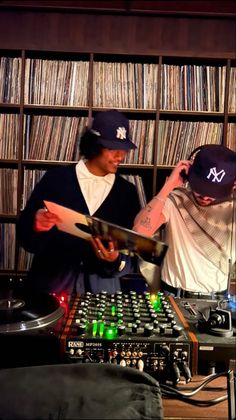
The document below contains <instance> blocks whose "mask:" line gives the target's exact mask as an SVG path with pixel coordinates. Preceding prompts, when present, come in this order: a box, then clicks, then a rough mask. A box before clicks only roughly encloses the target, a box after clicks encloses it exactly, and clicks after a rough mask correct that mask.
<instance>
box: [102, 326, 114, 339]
mask: <svg viewBox="0 0 236 420" xmlns="http://www.w3.org/2000/svg"><path fill="white" fill-rule="evenodd" d="M104 336H105V338H106V339H107V340H112V339H113V338H116V337H117V328H116V327H112V326H109V327H107V328H106V329H105V333H104Z"/></svg>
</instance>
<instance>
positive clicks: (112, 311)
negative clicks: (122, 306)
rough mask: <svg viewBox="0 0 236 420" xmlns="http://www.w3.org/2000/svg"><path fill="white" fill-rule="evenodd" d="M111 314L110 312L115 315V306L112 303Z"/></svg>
mask: <svg viewBox="0 0 236 420" xmlns="http://www.w3.org/2000/svg"><path fill="white" fill-rule="evenodd" d="M111 314H112V316H115V314H116V307H115V305H112V307H111Z"/></svg>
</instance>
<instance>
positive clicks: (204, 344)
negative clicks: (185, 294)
mask: <svg viewBox="0 0 236 420" xmlns="http://www.w3.org/2000/svg"><path fill="white" fill-rule="evenodd" d="M235 310H236V301H235V297H232V298H231V299H225V300H224V301H213V300H201V299H180V298H173V297H171V296H164V295H163V293H156V294H154V293H150V292H148V291H144V292H142V293H141V292H139V291H127V292H124V291H122V292H121V291H120V292H117V293H115V294H108V293H107V292H105V291H104V292H101V293H98V294H92V293H89V292H87V293H85V294H83V295H78V294H76V295H71V296H66V295H60V296H56V295H52V294H33V293H29V292H25V289H24V288H21V287H20V288H19V287H18V288H13V289H12V290H11V292H10V294H9V293H8V294H6V293H5V294H4V296H2V297H1V299H0V346H1V358H0V367H1V368H6V367H16V366H32V365H43V364H58V363H59V364H60V363H110V364H114V365H120V366H124V367H125V366H128V367H132V368H134V369H138V370H139V371H144V372H147V373H149V374H151V375H152V376H154V377H155V378H157V380H159V381H160V382H171V383H174V384H176V383H178V382H179V381H180V380H184V381H186V382H189V381H190V380H191V377H192V376H194V375H195V374H198V373H202V374H208V373H210V372H211V371H212V369H214V370H215V371H216V372H221V371H223V370H224V371H225V370H228V369H229V367H231V366H234V367H235V364H236V361H235V360H236V356H235V347H236V341H235V337H236V325H235Z"/></svg>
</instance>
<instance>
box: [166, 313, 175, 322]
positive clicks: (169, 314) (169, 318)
mask: <svg viewBox="0 0 236 420" xmlns="http://www.w3.org/2000/svg"><path fill="white" fill-rule="evenodd" d="M166 315H167V319H168V321H169V322H170V321H171V320H172V319H174V317H175V316H174V314H173V313H170V312H168V313H167V314H166Z"/></svg>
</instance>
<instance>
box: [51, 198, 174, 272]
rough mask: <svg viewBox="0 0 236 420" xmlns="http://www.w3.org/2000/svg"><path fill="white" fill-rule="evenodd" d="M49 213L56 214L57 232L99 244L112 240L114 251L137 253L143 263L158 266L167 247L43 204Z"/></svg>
mask: <svg viewBox="0 0 236 420" xmlns="http://www.w3.org/2000/svg"><path fill="white" fill-rule="evenodd" d="M44 203H45V205H46V207H47V208H48V210H49V211H51V212H52V213H54V214H56V215H57V216H58V217H59V218H60V220H61V221H62V222H61V223H57V224H56V226H57V228H58V229H59V230H61V231H64V232H67V233H70V234H71V235H75V236H78V237H80V238H83V239H85V240H89V239H91V236H94V237H98V238H99V239H101V240H102V241H106V242H107V241H113V242H114V243H115V244H116V248H117V250H119V251H120V252H125V253H128V254H130V255H133V254H137V255H138V256H140V257H141V258H142V259H144V260H145V261H148V262H151V263H153V264H157V265H160V264H161V263H162V261H163V258H164V256H165V253H166V251H167V245H166V244H165V243H164V242H161V241H157V240H156V239H153V238H149V237H147V236H144V235H140V234H138V233H136V232H134V231H133V230H129V229H125V228H123V227H121V226H118V225H115V224H113V223H109V222H107V221H105V220H102V219H99V218H97V217H93V216H89V215H85V214H82V213H79V212H76V211H74V210H71V209H68V208H67V207H63V206H60V205H59V204H56V203H52V202H49V201H44Z"/></svg>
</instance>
